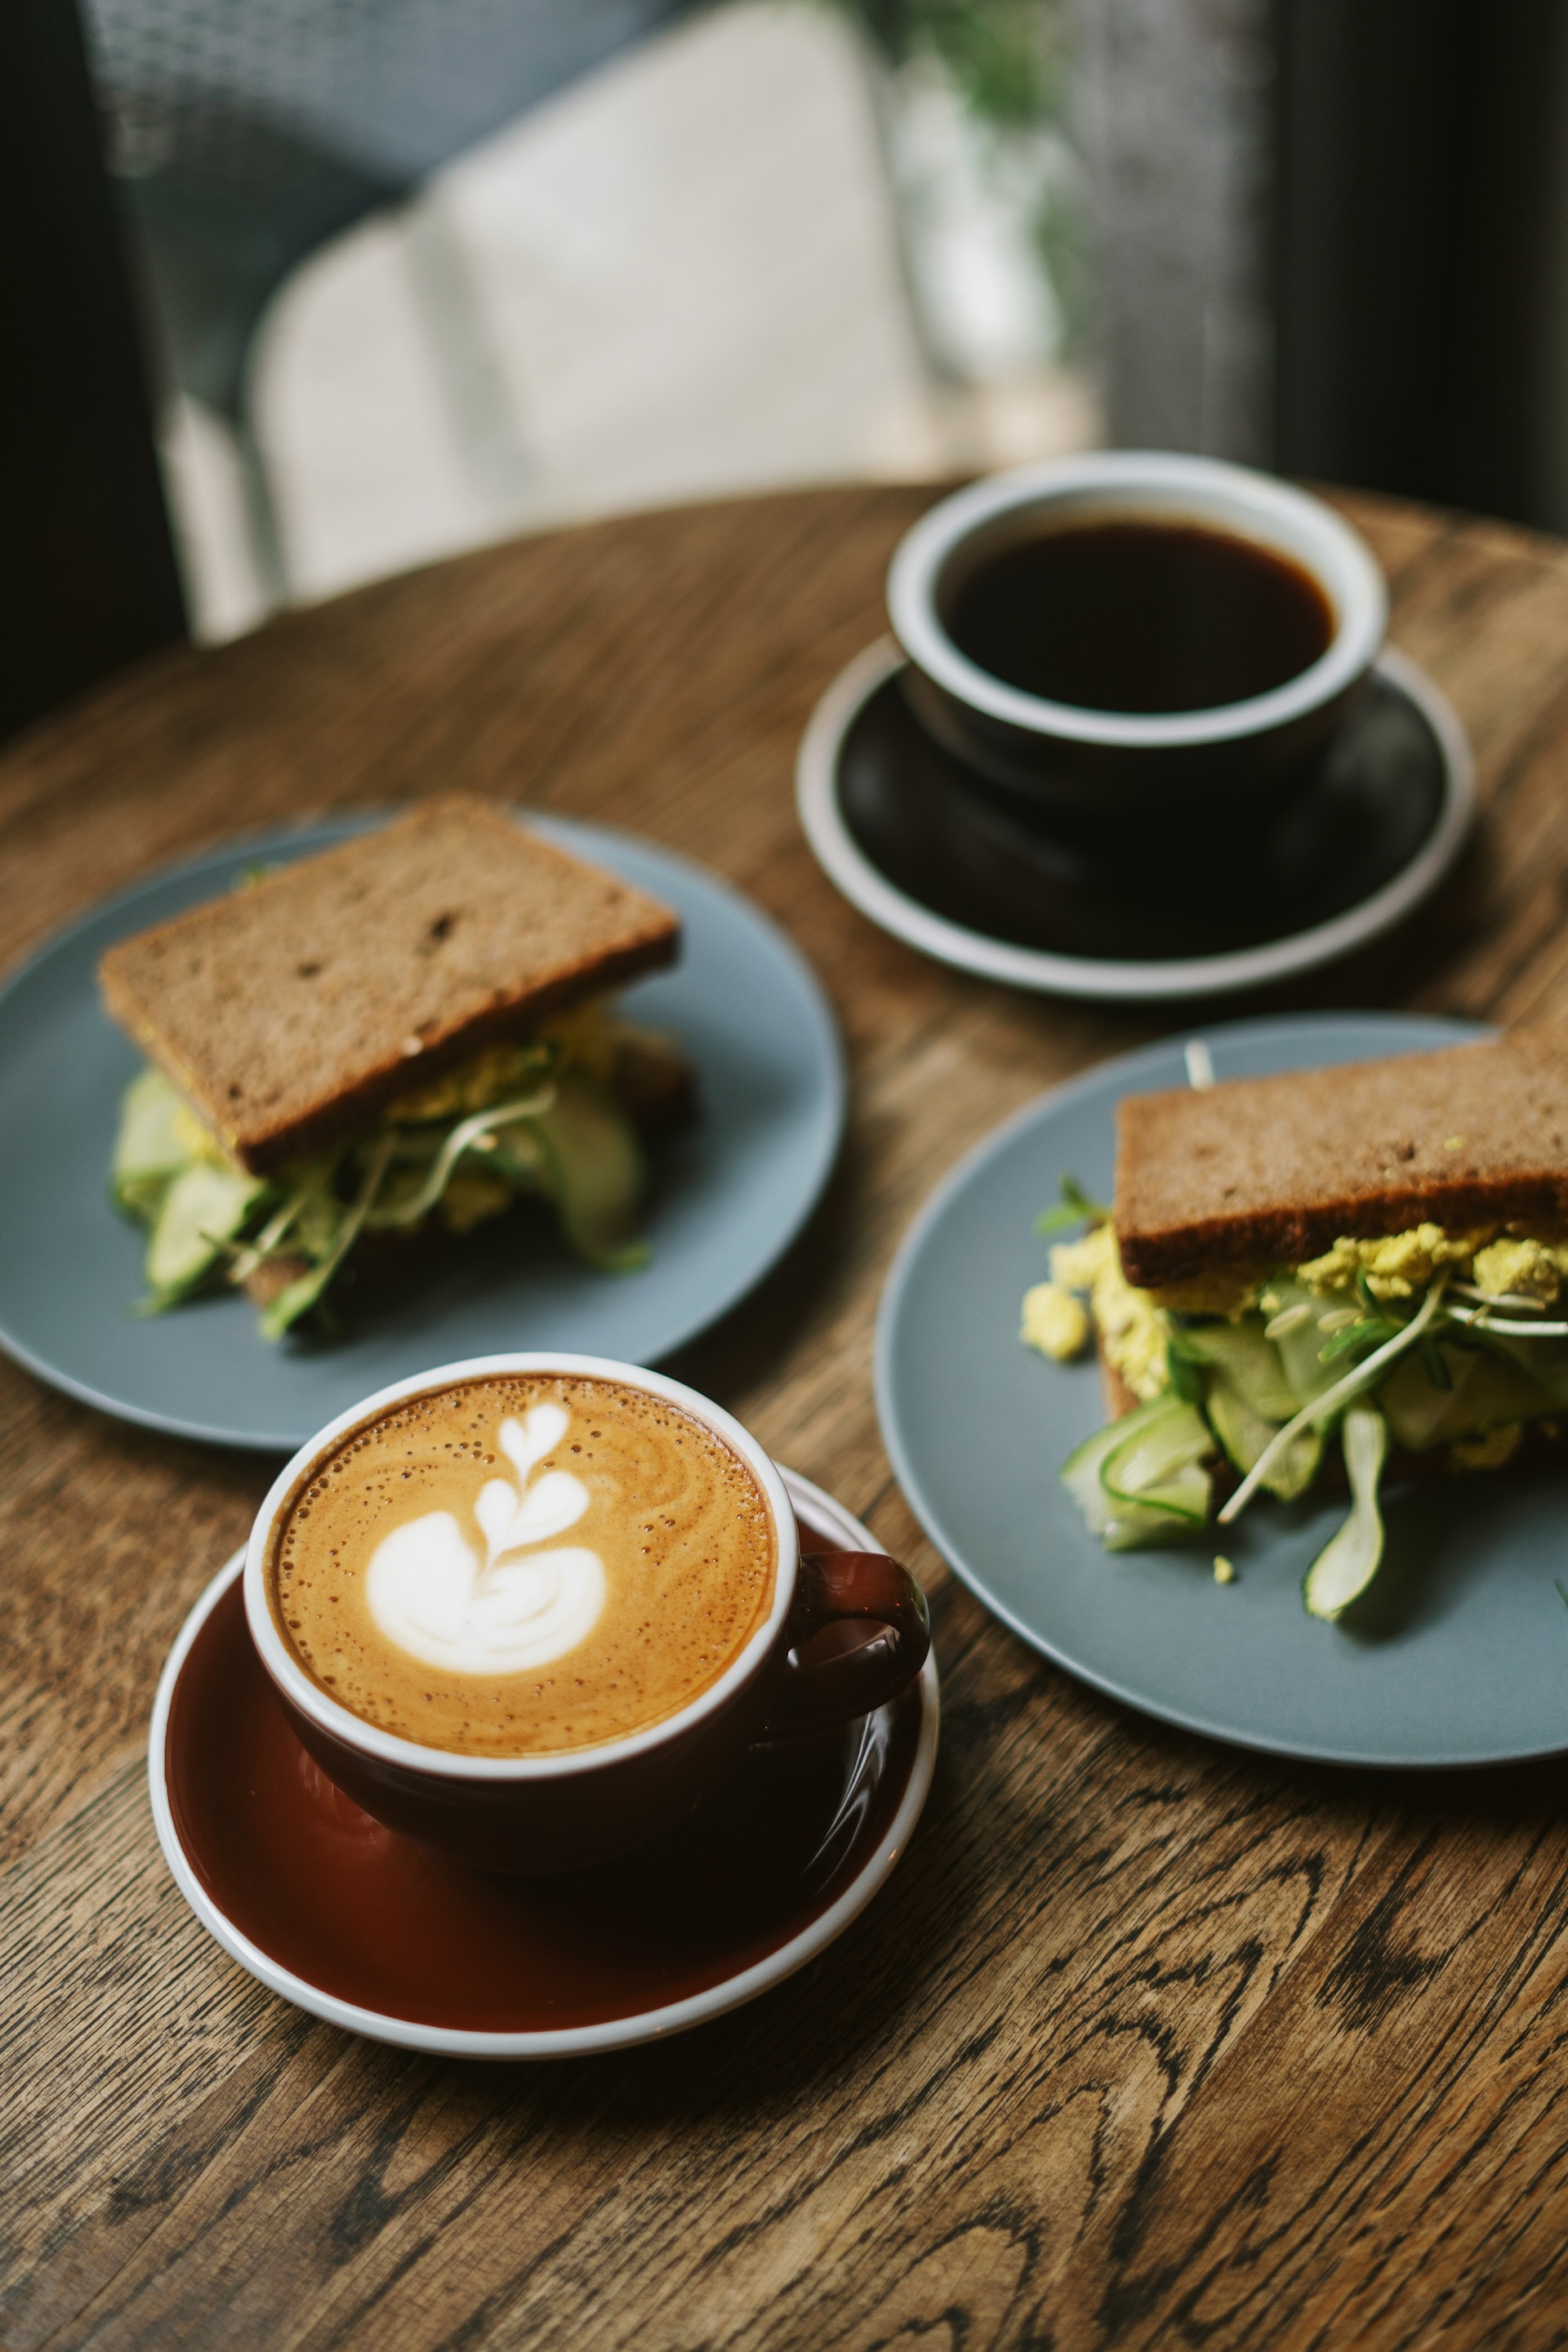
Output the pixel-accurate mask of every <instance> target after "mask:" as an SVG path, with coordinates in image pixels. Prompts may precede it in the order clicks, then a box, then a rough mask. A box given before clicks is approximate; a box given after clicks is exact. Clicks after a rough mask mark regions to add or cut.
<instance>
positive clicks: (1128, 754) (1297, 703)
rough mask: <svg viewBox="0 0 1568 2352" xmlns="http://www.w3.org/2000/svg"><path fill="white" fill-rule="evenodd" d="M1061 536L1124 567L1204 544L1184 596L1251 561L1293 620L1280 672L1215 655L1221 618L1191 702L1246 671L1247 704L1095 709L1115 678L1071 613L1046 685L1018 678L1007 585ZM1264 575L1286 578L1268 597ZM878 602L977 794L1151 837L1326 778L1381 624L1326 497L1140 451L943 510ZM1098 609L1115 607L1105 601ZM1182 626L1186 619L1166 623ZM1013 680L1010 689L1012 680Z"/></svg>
mask: <svg viewBox="0 0 1568 2352" xmlns="http://www.w3.org/2000/svg"><path fill="white" fill-rule="evenodd" d="M1069 536H1071V537H1072V538H1073V539H1074V541H1075V545H1076V546H1077V547H1078V548H1079V551H1081V550H1082V549H1083V547H1084V546H1085V545H1086V543H1087V541H1089V539H1099V540H1100V541H1113V542H1116V548H1115V550H1114V551H1116V552H1117V554H1118V560H1119V561H1121V560H1122V559H1123V557H1127V551H1128V550H1131V548H1133V546H1134V544H1135V543H1138V542H1145V543H1147V544H1148V545H1149V546H1153V545H1154V544H1155V543H1156V542H1162V541H1169V542H1173V543H1174V542H1177V541H1193V542H1194V548H1195V551H1196V552H1197V553H1198V554H1203V553H1204V552H1205V549H1204V545H1203V543H1205V542H1206V543H1207V559H1208V568H1207V570H1206V571H1205V568H1204V566H1203V564H1202V563H1199V564H1198V565H1197V568H1196V569H1195V570H1192V569H1191V567H1189V576H1190V578H1191V581H1192V583H1193V584H1192V587H1191V590H1190V592H1189V593H1191V594H1192V595H1194V596H1201V595H1203V594H1205V593H1213V592H1212V590H1211V589H1210V588H1208V587H1205V582H1210V583H1212V582H1213V581H1215V579H1217V578H1221V577H1223V576H1224V574H1225V573H1226V569H1227V567H1228V569H1229V570H1230V571H1232V572H1235V571H1236V570H1237V567H1240V569H1241V570H1242V571H1244V572H1245V571H1247V568H1248V567H1250V571H1251V574H1252V575H1253V577H1254V579H1255V583H1256V587H1255V593H1256V595H1257V597H1258V598H1262V597H1264V596H1265V595H1266V594H1269V593H1273V594H1276V595H1277V596H1278V597H1279V598H1281V599H1284V600H1285V604H1289V599H1290V598H1292V597H1293V598H1294V600H1295V607H1296V608H1297V624H1294V626H1295V635H1291V633H1290V630H1291V625H1282V627H1281V629H1279V630H1276V631H1275V632H1274V636H1275V639H1277V640H1278V642H1277V643H1276V645H1275V669H1276V671H1278V670H1279V668H1280V667H1281V666H1282V667H1283V670H1284V672H1285V674H1283V675H1271V674H1270V673H1269V671H1268V667H1267V663H1266V662H1265V667H1264V668H1263V669H1262V670H1261V671H1260V672H1258V671H1256V666H1255V677H1256V678H1260V679H1261V684H1260V686H1259V687H1258V688H1256V690H1253V688H1249V686H1248V668H1247V661H1246V660H1244V659H1242V658H1241V657H1240V650H1239V649H1238V648H1237V647H1231V648H1229V649H1228V650H1229V651H1230V652H1231V653H1233V654H1235V655H1236V658H1233V659H1229V660H1227V659H1226V654H1227V646H1226V635H1227V630H1226V619H1225V614H1224V611H1223V610H1216V612H1215V614H1214V615H1213V616H1212V617H1213V620H1214V623H1215V625H1214V626H1213V627H1212V628H1210V629H1209V630H1208V631H1207V633H1206V637H1207V642H1208V646H1209V653H1210V656H1211V658H1210V659H1209V660H1208V663H1207V667H1205V666H1204V665H1203V664H1202V663H1200V664H1199V665H1198V667H1197V670H1196V671H1195V673H1194V677H1195V679H1196V681H1197V683H1196V688H1195V690H1196V691H1197V692H1198V693H1199V694H1200V695H1201V694H1202V693H1203V692H1204V691H1205V688H1204V683H1203V681H1204V680H1205V678H1208V679H1217V680H1219V681H1220V683H1221V686H1222V688H1224V687H1225V686H1226V684H1227V682H1230V681H1234V680H1236V679H1238V678H1239V679H1240V681H1241V690H1240V691H1239V692H1237V691H1236V688H1235V686H1234V684H1231V685H1230V693H1231V696H1232V698H1216V699H1215V700H1213V701H1212V702H1204V703H1200V704H1199V706H1198V707H1193V705H1192V702H1191V691H1192V688H1189V691H1188V696H1187V704H1186V707H1173V708H1171V709H1159V708H1150V707H1148V705H1147V697H1148V694H1149V692H1150V691H1151V690H1153V691H1155V692H1156V693H1157V692H1158V691H1159V689H1158V688H1157V687H1154V688H1151V685H1150V681H1149V679H1148V678H1144V679H1142V681H1137V682H1135V687H1134V692H1135V695H1136V694H1137V693H1142V696H1143V698H1144V707H1142V708H1138V707H1132V708H1120V707H1105V703H1104V701H1103V700H1102V701H1101V702H1100V703H1099V704H1097V703H1096V701H1095V700H1094V699H1093V696H1094V695H1095V694H1096V693H1097V692H1100V691H1101V690H1102V688H1103V687H1104V682H1105V678H1106V676H1107V672H1108V669H1110V668H1113V667H1114V665H1113V664H1109V663H1108V662H1107V660H1106V659H1105V658H1104V657H1103V656H1104V655H1105V653H1106V651H1107V648H1106V647H1105V646H1103V645H1096V643H1095V642H1094V640H1093V635H1092V624H1084V616H1083V614H1079V613H1076V612H1069V613H1068V616H1067V618H1068V621H1069V622H1070V623H1071V624H1072V625H1070V626H1069V625H1065V624H1064V625H1061V626H1060V627H1059V628H1058V634H1057V638H1056V639H1055V640H1053V641H1052V642H1049V643H1047V644H1044V645H1042V646H1040V647H1039V648H1037V652H1038V655H1039V659H1038V664H1037V667H1038V669H1039V671H1040V673H1041V674H1042V675H1044V676H1045V677H1048V680H1049V688H1050V690H1049V691H1040V690H1037V681H1036V679H1035V678H1034V677H1033V676H1032V675H1031V674H1030V673H1029V672H1028V671H1027V670H1026V669H1020V668H1019V667H1017V663H1016V658H1015V656H1014V648H1013V645H1012V638H1013V637H1014V636H1015V635H1016V632H1009V631H1007V630H1006V629H1005V628H1004V629H1001V630H998V628H997V626H996V622H995V615H996V614H997V612H998V610H1000V611H1001V612H1002V613H1003V614H1004V615H1005V609H1006V597H1007V593H1008V591H1007V582H1008V580H1009V578H1010V577H1011V576H1013V575H1015V574H1017V575H1019V576H1021V577H1022V576H1026V567H1027V565H1028V564H1029V563H1030V562H1032V561H1033V560H1034V558H1033V556H1032V555H1031V550H1032V549H1033V550H1035V551H1037V550H1038V548H1039V546H1040V545H1041V543H1042V542H1046V541H1050V542H1051V543H1052V547H1053V548H1054V549H1055V551H1057V552H1058V554H1059V552H1060V551H1061V546H1062V543H1063V542H1065V541H1066V540H1067V539H1068V537H1069ZM1189 552H1192V551H1191V550H1189ZM1101 553H1102V554H1103V553H1104V548H1103V547H1102V548H1101ZM1127 560H1129V561H1130V560H1131V558H1130V557H1128V559H1127ZM1021 564H1022V566H1023V567H1025V569H1024V571H1022V572H1021V570H1020V565H1021ZM1103 571H1104V566H1103V564H1102V566H1101V572H1103ZM1271 575H1278V577H1277V579H1273V581H1272V584H1271ZM1234 586H1235V583H1232V588H1233V589H1234ZM1227 593H1231V592H1228V591H1227ZM1246 593H1247V592H1245V591H1244V592H1243V602H1242V604H1240V605H1239V606H1237V607H1236V609H1237V611H1238V612H1239V613H1240V615H1241V624H1242V625H1240V626H1237V627H1235V628H1233V629H1232V630H1231V631H1230V633H1229V634H1230V635H1233V636H1235V637H1237V639H1239V638H1241V637H1244V636H1247V635H1249V624H1250V620H1251V614H1250V612H1249V610H1248V608H1247V603H1246ZM1101 604H1102V606H1103V605H1104V597H1103V594H1102V597H1101ZM1233 604H1234V596H1233ZM888 605H889V614H890V616H891V619H892V625H893V629H894V632H895V634H896V635H897V636H898V639H899V642H900V645H901V646H902V647H903V649H904V652H905V653H906V654H907V655H908V656H909V660H910V668H909V670H908V671H907V672H906V673H905V677H904V692H905V694H906V697H907V698H908V700H909V702H910V707H911V709H913V711H914V714H915V716H916V718H917V719H919V721H920V723H921V726H922V728H923V729H924V730H926V732H927V733H928V734H929V735H930V736H931V738H932V739H933V740H935V741H936V742H937V743H939V744H940V745H941V746H942V748H943V749H944V750H945V751H949V752H951V753H952V755H953V757H954V759H955V760H956V761H959V762H960V763H961V765H962V767H963V769H965V770H967V771H968V772H970V773H971V774H972V775H973V778H974V779H975V782H976V786H977V788H978V789H979V790H981V791H982V792H983V793H986V795H987V796H988V797H991V796H994V797H996V798H999V799H1000V800H1001V801H1002V802H1003V803H1005V804H1010V805H1011V806H1012V807H1013V809H1014V810H1015V812H1016V815H1017V816H1018V817H1019V818H1021V819H1024V820H1025V821H1028V820H1029V819H1030V818H1033V820H1034V821H1036V822H1037V823H1043V824H1050V823H1053V822H1065V823H1067V824H1068V826H1069V827H1071V828H1078V827H1081V826H1083V825H1086V824H1087V825H1089V827H1091V828H1093V829H1098V828H1099V827H1100V825H1101V824H1105V825H1109V826H1111V827H1115V826H1119V825H1124V824H1126V823H1127V821H1128V820H1129V819H1136V820H1137V821H1138V823H1139V825H1140V827H1141V828H1142V829H1143V830H1144V833H1145V838H1146V840H1147V839H1148V838H1152V837H1154V836H1165V837H1168V838H1170V839H1173V840H1174V839H1176V838H1178V837H1179V836H1180V835H1182V833H1183V829H1184V828H1191V827H1195V829H1196V835H1198V836H1201V835H1205V834H1210V833H1212V832H1213V831H1214V830H1215V825H1216V824H1219V823H1225V824H1233V825H1236V826H1237V827H1239V828H1241V829H1242V830H1246V829H1248V828H1250V827H1253V826H1263V825H1266V824H1269V823H1272V822H1273V821H1274V820H1275V819H1276V818H1278V816H1279V814H1280V813H1281V811H1282V810H1283V808H1284V807H1285V806H1286V805H1287V804H1288V803H1289V800H1290V799H1291V798H1292V797H1293V796H1294V795H1295V794H1296V793H1299V792H1300V790H1301V789H1303V788H1304V786H1305V785H1306V784H1308V783H1309V782H1310V781H1311V779H1312V778H1313V776H1314V775H1315V774H1316V772H1318V770H1319V768H1320V766H1321V761H1322V757H1323V754H1324V752H1325V751H1326V749H1327V746H1328V744H1329V742H1330V740H1331V738H1332V737H1333V736H1334V734H1335V733H1336V731H1337V730H1338V729H1339V728H1340V726H1341V725H1342V722H1343V721H1344V719H1345V718H1346V716H1347V714H1348V712H1349V710H1350V709H1351V706H1352V702H1353V700H1354V698H1355V697H1356V696H1357V694H1358V693H1359V691H1360V689H1361V688H1362V687H1363V683H1364V681H1365V679H1366V677H1367V674H1368V672H1369V671H1370V669H1371V667H1372V665H1373V661H1374V660H1375V659H1376V657H1377V654H1378V651H1379V649H1380V647H1381V646H1382V643H1383V636H1384V627H1385V625H1386V620H1387V594H1386V591H1385V589H1384V581H1383V575H1382V573H1381V572H1379V570H1378V567H1377V564H1376V562H1375V561H1374V560H1373V556H1372V553H1371V551H1370V550H1369V549H1368V548H1367V546H1366V545H1365V543H1364V541H1363V540H1362V539H1361V538H1360V537H1359V536H1358V535H1357V533H1356V532H1355V531H1353V530H1352V529H1351V527H1350V526H1349V524H1348V523H1346V522H1345V521H1343V520H1342V518H1341V517H1340V516H1339V515H1337V514H1336V513H1335V512H1334V511H1333V509H1331V507H1328V506H1326V505H1325V504H1324V503H1323V502H1322V500H1321V499H1315V498H1312V497H1311V496H1310V495H1309V494H1308V493H1307V492H1305V491H1303V490H1299V489H1296V488H1292V487H1291V486H1290V485H1289V484H1288V483H1285V482H1281V481H1278V480H1276V479H1274V478H1272V477H1270V476H1268V475H1266V474H1260V473H1256V472H1253V471H1252V470H1251V469H1249V468H1248V467H1242V466H1231V465H1225V464H1221V463H1220V462H1218V461H1217V460H1215V459H1213V458H1207V457H1181V456H1175V455H1172V454H1170V453H1168V452H1162V451H1143V450H1107V451H1100V452H1097V453H1095V454H1092V455H1090V456H1087V457H1072V458H1067V459H1060V460H1052V461H1049V462H1047V463H1043V464H1039V465H1034V466H1025V467H1018V468H1016V470H1014V471H1012V472H1009V473H1006V474H1000V475H995V476H994V477H992V478H989V479H987V480H985V481H982V482H976V483H974V484H973V485H972V486H971V487H970V488H967V489H964V490H960V491H958V492H957V493H956V494H955V495H954V496H953V497H952V498H949V499H943V500H942V502H941V504H940V505H938V506H936V507H933V508H932V509H931V512H930V513H929V514H927V515H925V516H923V517H922V518H921V520H920V521H919V522H918V523H917V524H916V525H915V527H914V529H913V530H911V531H910V533H909V534H908V536H907V537H906V538H905V539H904V541H902V543H901V544H900V547H899V549H898V551H897V552H896V554H895V555H894V558H893V562H892V567H891V570H890V572H889V580H888ZM1104 608H1105V609H1107V610H1110V611H1112V612H1113V611H1114V609H1115V608H1114V604H1113V602H1112V603H1111V604H1110V605H1109V606H1105V607H1104ZM1095 609H1097V610H1098V609H1100V607H1096V608H1095ZM1282 609H1283V607H1282ZM984 610H989V611H990V613H991V614H992V621H991V623H990V625H989V626H990V638H989V640H987V641H985V642H982V643H981V645H980V651H981V652H982V653H984V652H985V650H986V643H987V642H991V643H994V644H996V645H997V646H1005V648H1006V650H1005V652H1001V653H998V654H997V656H995V661H996V666H995V667H987V666H985V661H984V659H982V658H977V654H976V645H977V628H976V625H974V623H973V614H974V613H975V612H976V611H984ZM1060 611H1061V607H1060V604H1059V603H1058V613H1060ZM1314 613H1315V614H1316V615H1317V618H1316V620H1315V621H1314V620H1312V619H1311V617H1310V616H1311V614H1314ZM1188 617H1191V616H1189V615H1186V614H1178V615H1177V622H1178V623H1184V621H1185V619H1186V618H1188ZM1197 617H1198V618H1200V619H1201V618H1202V617H1203V615H1202V614H1199V615H1198V616H1197ZM1080 624H1083V625H1080ZM1110 625H1113V624H1108V626H1110ZM1086 626H1087V627H1089V630H1090V634H1089V635H1086V634H1085V627H1086ZM1146 634H1147V632H1146ZM1198 634H1199V635H1200V636H1202V635H1204V634H1205V633H1204V632H1202V631H1200V632H1199V633H1198ZM1102 635H1103V632H1102ZM1075 646H1076V647H1077V648H1078V651H1077V653H1076V655H1075V652H1074V647H1075ZM1075 660H1076V661H1077V663H1078V666H1079V670H1080V671H1081V674H1082V683H1081V686H1080V684H1079V677H1077V676H1076V675H1075V670H1074V664H1075ZM1298 664H1299V666H1298ZM1006 667H1013V669H1014V675H1013V676H1012V677H1009V676H1007V675H1005V674H1004V671H1005V668H1006ZM1020 680H1022V681H1023V682H1020ZM1080 695H1081V696H1084V697H1086V698H1079V696H1080ZM1173 699H1174V698H1173Z"/></svg>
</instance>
